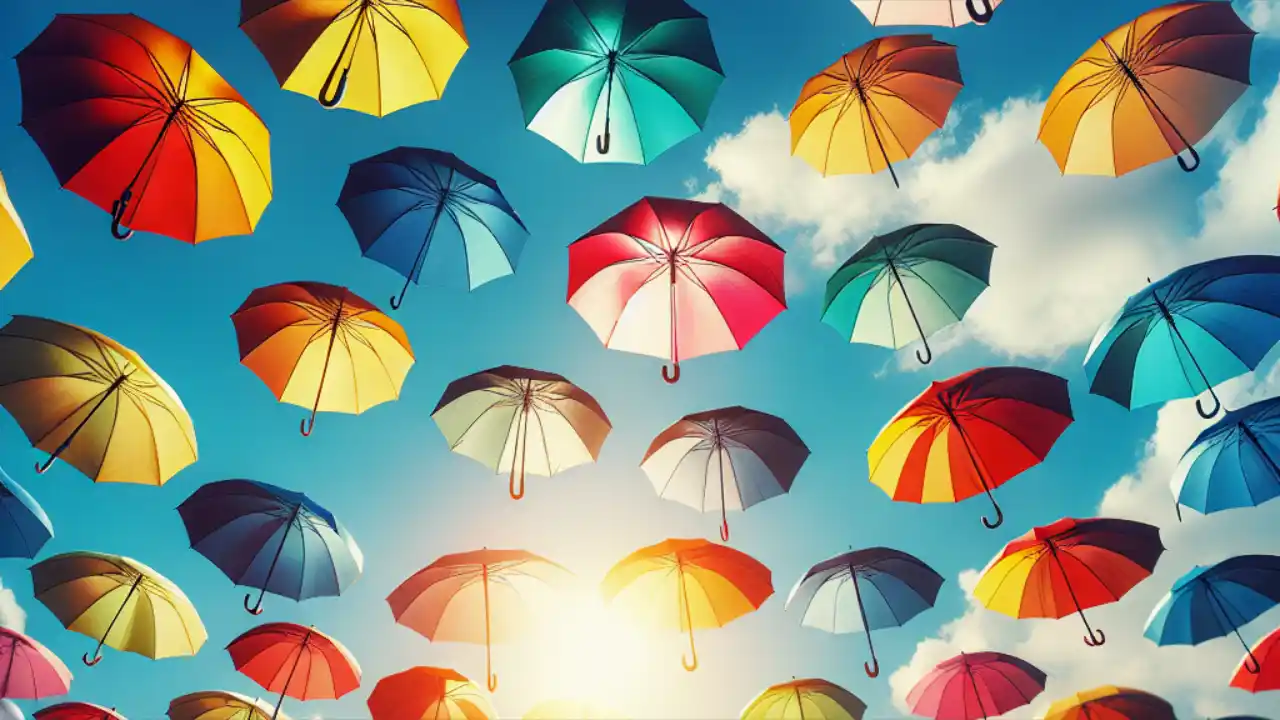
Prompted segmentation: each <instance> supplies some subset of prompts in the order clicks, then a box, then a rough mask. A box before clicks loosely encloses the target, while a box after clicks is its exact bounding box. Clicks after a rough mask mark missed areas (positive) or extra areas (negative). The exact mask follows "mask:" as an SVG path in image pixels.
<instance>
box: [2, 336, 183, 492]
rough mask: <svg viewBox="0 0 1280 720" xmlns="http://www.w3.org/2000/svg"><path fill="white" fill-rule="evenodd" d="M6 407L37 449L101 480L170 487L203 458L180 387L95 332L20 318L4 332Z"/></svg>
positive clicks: (44, 466) (41, 466) (41, 469)
mask: <svg viewBox="0 0 1280 720" xmlns="http://www.w3.org/2000/svg"><path fill="white" fill-rule="evenodd" d="M0 357H3V358H4V361H3V362H0V405H3V406H4V408H5V409H6V410H8V411H9V414H10V415H12V416H13V419H14V420H16V421H17V422H18V425H19V426H20V427H21V428H22V431H23V432H24V433H26V436H27V439H28V440H29V441H30V442H31V444H32V445H34V446H35V447H37V448H39V449H41V450H43V451H45V452H47V453H49V458H48V459H47V460H45V461H44V463H43V464H40V463H37V464H36V471H37V472H39V473H44V472H45V471H47V470H48V469H49V468H50V467H51V466H52V465H53V463H54V461H55V460H58V459H61V460H63V461H64V462H66V463H67V464H69V465H71V466H72V467H74V468H75V469H77V470H79V471H80V472H82V473H84V474H85V475H87V476H88V477H89V478H90V479H91V480H93V481H95V482H124V483H137V484H140V485H163V484H164V483H165V482H167V481H168V480H169V479H170V478H172V477H173V476H174V475H176V474H177V473H178V471H179V470H182V469H183V468H185V467H187V466H188V465H190V464H192V463H194V462H195V461H196V456H197V450H196V431H195V426H194V425H192V423H191V416H190V415H188V414H187V409H186V408H185V407H183V405H182V400H180V399H179V398H178V395H177V393H175V392H174V391H173V388H171V387H169V384H168V383H166V382H165V381H164V380H163V379H161V377H160V376H159V375H157V374H156V372H155V371H154V370H152V369H151V368H150V367H148V366H147V364H146V363H145V362H144V361H143V360H142V358H141V357H140V356H139V355H138V354H137V353H135V352H134V351H132V350H130V349H129V348H127V347H125V346H123V345H121V344H120V343H118V342H116V341H115V340H112V339H111V338H109V337H107V336H105V335H102V334H99V333H96V332H94V331H93V330H88V329H86V328H82V327H78V326H76V325H70V324H67V323H62V322H58V321H56V320H47V319H45V318H38V317H31V316H29V315H15V316H13V319H12V320H10V321H9V323H8V324H7V325H5V326H4V327H3V328H0Z"/></svg>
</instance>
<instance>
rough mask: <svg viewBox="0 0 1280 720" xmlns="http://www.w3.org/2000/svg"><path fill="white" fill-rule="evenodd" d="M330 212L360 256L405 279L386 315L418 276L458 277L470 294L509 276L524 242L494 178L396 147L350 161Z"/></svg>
mask: <svg viewBox="0 0 1280 720" xmlns="http://www.w3.org/2000/svg"><path fill="white" fill-rule="evenodd" d="M338 209H339V210H341V211H342V214H343V216H344V217H345V218H346V219H347V224H348V225H350V226H351V232H353V233H355V236H356V241H357V242H359V243H360V252H361V254H363V255H364V256H365V257H367V258H370V259H372V260H376V261H377V262H379V263H382V264H383V265H385V266H387V267H389V268H391V269H392V270H395V271H396V272H398V273H400V274H401V275H403V276H404V277H405V281H404V287H403V288H401V289H400V295H399V296H392V298H391V307H392V308H393V309H396V308H399V307H400V304H401V303H402V302H403V301H404V294H405V293H406V292H408V290H409V285H410V284H411V283H420V282H421V281H422V275H423V274H426V275H427V276H428V277H431V278H439V279H443V278H449V277H457V276H459V275H462V276H464V277H465V281H466V282H465V285H466V287H467V288H468V289H470V290H475V289H476V288H478V287H480V286H481V285H483V284H485V283H487V282H489V281H490V280H496V279H498V278H500V277H504V276H506V275H510V274H512V273H514V272H515V271H516V262H517V260H518V259H519V257H520V252H521V250H523V249H524V243H525V240H527V239H528V237H529V231H528V230H527V229H526V228H525V226H524V223H523V222H522V221H521V220H520V217H519V216H518V215H516V211H515V210H514V209H513V208H512V207H511V204H510V203H508V202H507V198H506V197H504V196H503V194H502V191H501V190H499V189H498V183H497V181H496V180H494V179H493V178H491V177H489V176H488V175H485V174H483V173H481V172H480V171H479V170H476V169H475V168H473V167H471V166H470V165H468V164H466V163H464V162H462V161H461V160H459V159H458V157H457V156H456V155H453V154H452V153H447V152H441V151H439V150H426V149H423V148H414V147H398V148H396V149H394V150H388V151H386V152H384V153H380V154H378V155H374V156H373V157H368V158H365V159H364V160H361V161H359V162H356V163H353V164H352V165H351V169H350V170H348V171H347V180H346V182H344V183H343V184H342V192H341V194H339V195H338ZM441 221H444V223H445V224H444V225H441ZM446 227H451V228H452V229H453V230H452V232H449V231H445V228H446ZM438 238H439V239H438Z"/></svg>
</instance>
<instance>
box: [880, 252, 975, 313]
mask: <svg viewBox="0 0 1280 720" xmlns="http://www.w3.org/2000/svg"><path fill="white" fill-rule="evenodd" d="M898 269H899V270H901V271H903V272H905V273H907V274H908V275H911V276H912V277H914V278H915V279H917V280H919V281H920V282H922V283H924V286H925V287H927V288H929V290H930V291H931V292H932V293H933V294H934V295H935V296H937V298H938V299H939V300H941V301H942V304H943V305H946V306H947V310H948V311H950V312H951V316H952V317H954V318H956V319H957V320H959V319H960V318H961V316H962V315H963V313H961V312H959V311H957V310H956V309H955V308H954V307H952V306H951V301H950V300H949V299H948V298H947V296H946V295H944V294H942V293H941V292H939V291H938V289H937V288H936V287H934V286H933V283H931V282H929V281H928V280H926V279H925V278H924V276H922V275H921V274H920V273H918V272H916V271H915V269H914V268H913V267H912V266H911V265H899V266H898ZM966 274H968V273H966ZM970 277H972V275H970ZM903 292H906V289H905V287H904V288H903Z"/></svg>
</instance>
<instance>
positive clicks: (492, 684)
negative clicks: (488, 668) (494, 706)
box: [485, 673, 498, 692]
mask: <svg viewBox="0 0 1280 720" xmlns="http://www.w3.org/2000/svg"><path fill="white" fill-rule="evenodd" d="M485 687H487V688H489V692H497V691H498V675H497V673H489V680H488V681H487V682H486V683H485Z"/></svg>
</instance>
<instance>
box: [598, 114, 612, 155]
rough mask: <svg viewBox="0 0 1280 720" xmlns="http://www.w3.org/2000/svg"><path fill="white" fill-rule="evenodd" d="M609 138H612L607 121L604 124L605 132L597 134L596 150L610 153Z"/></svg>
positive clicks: (606, 153)
mask: <svg viewBox="0 0 1280 720" xmlns="http://www.w3.org/2000/svg"><path fill="white" fill-rule="evenodd" d="M609 140H610V135H609V123H608V122H607V121H606V122H605V124H604V134H603V135H597V136H596V152H598V153H600V154H601V155H608V154H609Z"/></svg>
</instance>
